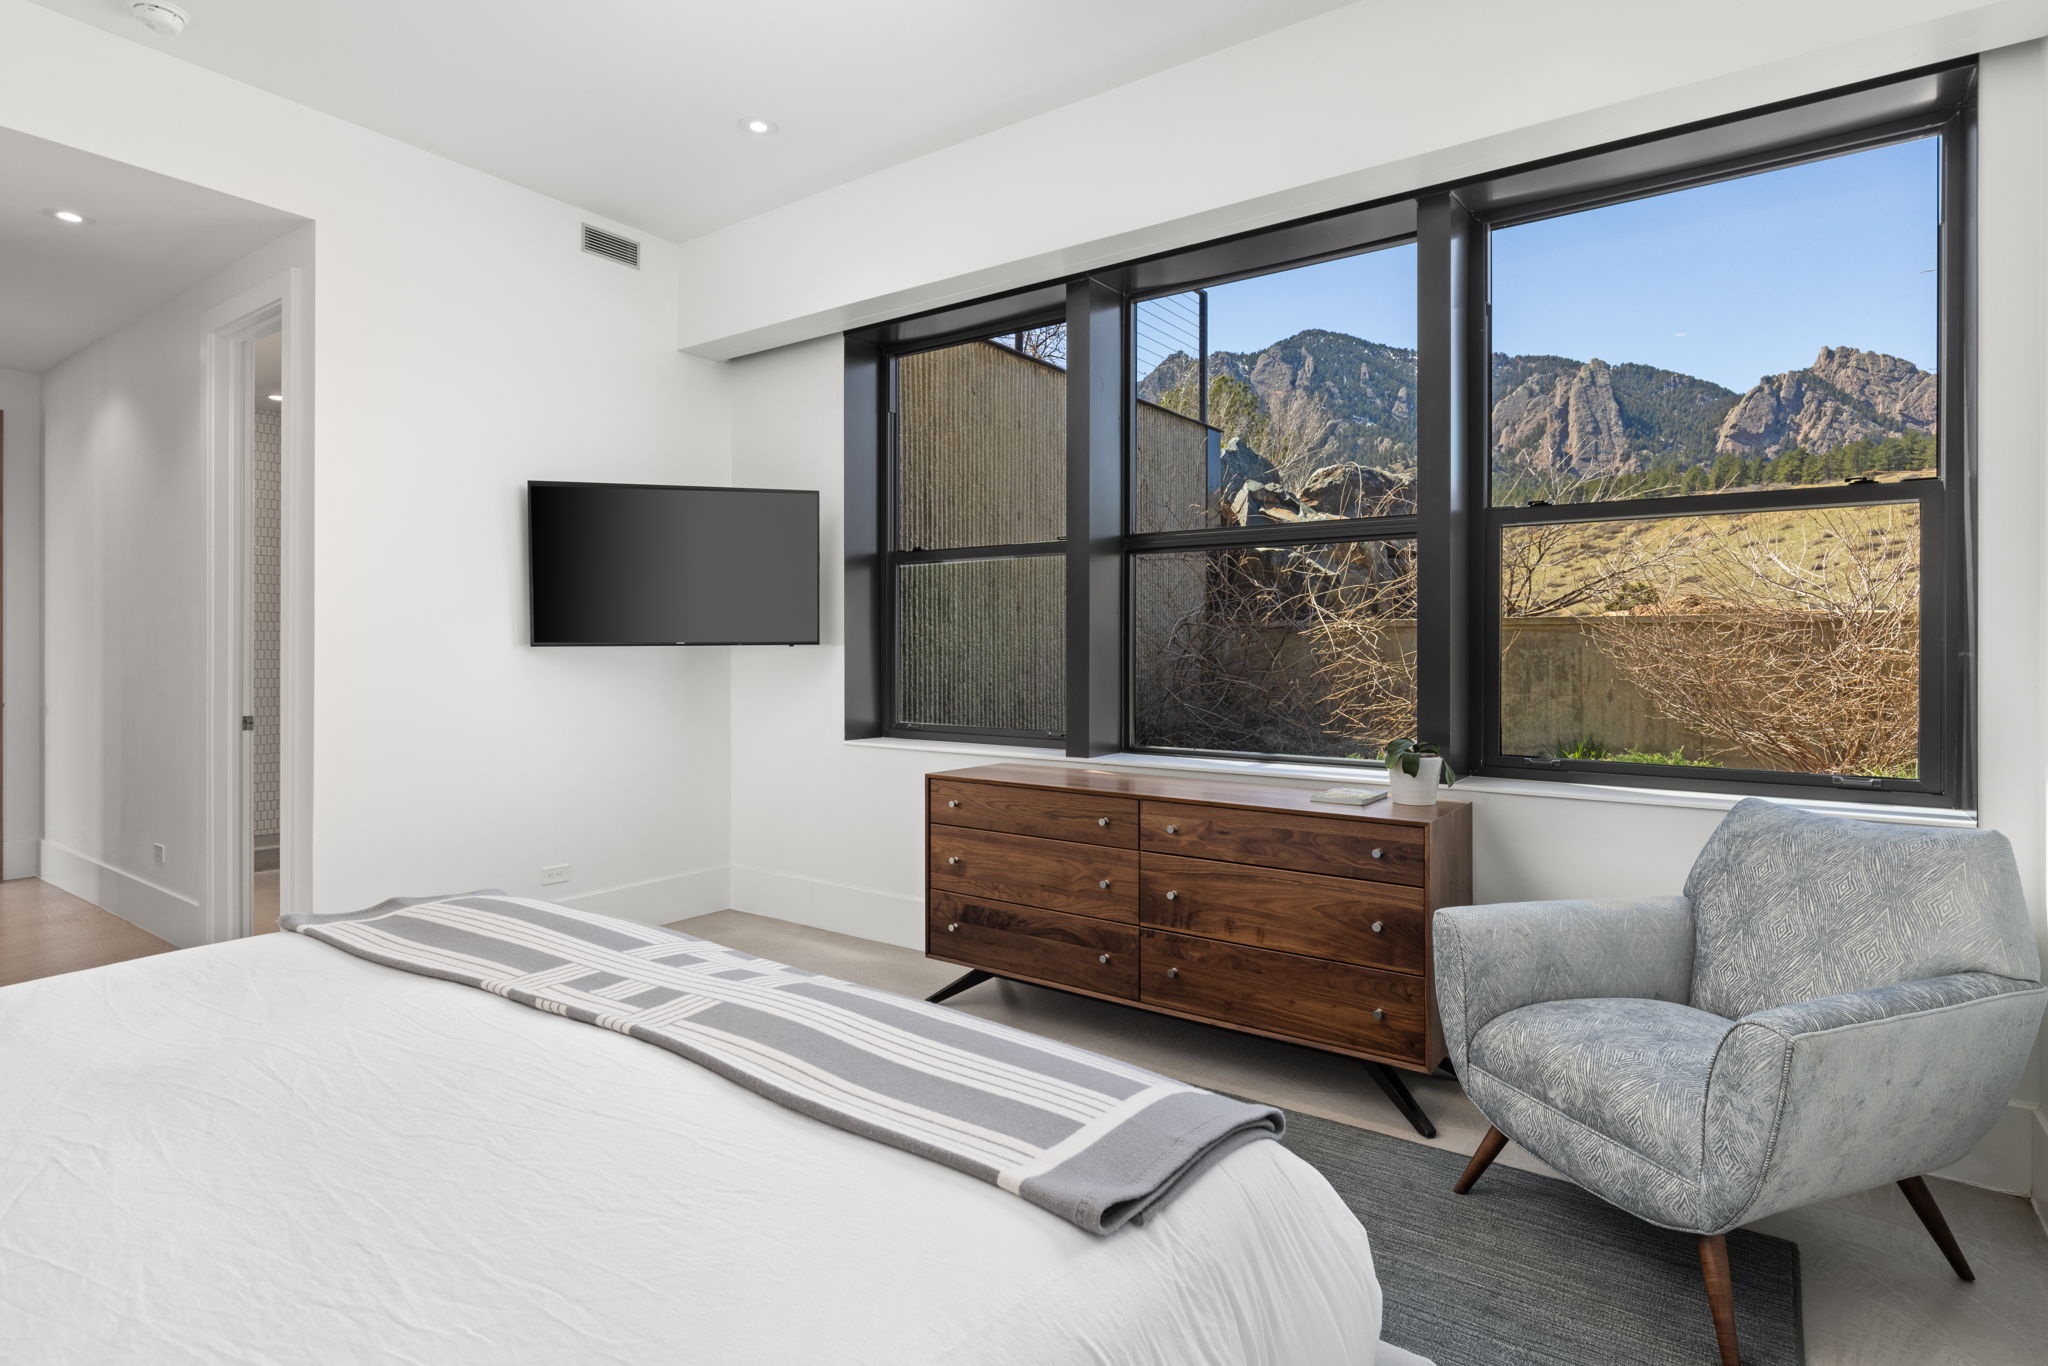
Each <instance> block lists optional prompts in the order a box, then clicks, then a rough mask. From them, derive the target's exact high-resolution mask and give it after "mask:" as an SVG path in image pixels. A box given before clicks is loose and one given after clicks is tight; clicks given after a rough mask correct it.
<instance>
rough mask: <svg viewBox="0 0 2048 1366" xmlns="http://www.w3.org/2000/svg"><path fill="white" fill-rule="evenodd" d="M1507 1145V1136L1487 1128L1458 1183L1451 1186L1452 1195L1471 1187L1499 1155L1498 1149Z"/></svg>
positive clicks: (1460, 1193) (1463, 1192)
mask: <svg viewBox="0 0 2048 1366" xmlns="http://www.w3.org/2000/svg"><path fill="white" fill-rule="evenodd" d="M1507 1146H1508V1136H1507V1135H1506V1134H1504V1133H1502V1132H1501V1131H1500V1130H1498V1129H1493V1128H1489V1129H1488V1130H1487V1131H1486V1137H1485V1138H1482V1139H1480V1140H1479V1150H1478V1151H1477V1152H1475V1153H1473V1154H1472V1161H1471V1162H1470V1163H1469V1164H1468V1165H1467V1166H1466V1168H1465V1174H1464V1175H1463V1176H1461V1177H1459V1178H1458V1184H1457V1185H1455V1186H1453V1187H1451V1193H1452V1194H1453V1195H1463V1194H1465V1193H1466V1192H1467V1191H1469V1190H1471V1189H1472V1183H1473V1182H1474V1181H1477V1180H1478V1179H1479V1178H1480V1177H1481V1176H1483V1175H1485V1173H1486V1169H1487V1168H1488V1167H1491V1166H1492V1165H1493V1159H1495V1158H1496V1157H1499V1156H1500V1150H1501V1149H1502V1148H1505V1147H1507Z"/></svg>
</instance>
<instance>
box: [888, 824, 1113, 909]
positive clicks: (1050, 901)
mask: <svg viewBox="0 0 2048 1366" xmlns="http://www.w3.org/2000/svg"><path fill="white" fill-rule="evenodd" d="M927 847H928V848H929V850H930V858H929V868H930V878H931V885H932V887H933V889H934V890H940V891H948V892H959V893H962V894H964V895H968V896H981V897H988V898H990V899H991V900H995V901H1007V902H1010V903H1011V904H1013V905H1018V906H1042V907H1045V908H1047V909H1049V910H1055V911H1072V912H1079V913H1081V914H1083V915H1095V916H1101V917H1102V918H1104V919H1105V920H1123V921H1134V920H1136V919H1137V918H1138V854H1137V851H1136V850H1133V849H1106V848H1101V847H1099V846H1095V845H1087V844H1074V843H1070V842H1068V841H1065V840H1048V839H1038V838H1036V837H1034V836H1030V835H1008V834H1003V833H1001V832H1000V831H995V830H969V829H965V828H962V827H959V826H948V825H934V826H932V827H931V831H930V839H929V841H928V844H927Z"/></svg>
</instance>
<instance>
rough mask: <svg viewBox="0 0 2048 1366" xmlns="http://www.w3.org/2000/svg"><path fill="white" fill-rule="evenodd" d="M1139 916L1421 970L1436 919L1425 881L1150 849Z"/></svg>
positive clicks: (1257, 942)
mask: <svg viewBox="0 0 2048 1366" xmlns="http://www.w3.org/2000/svg"><path fill="white" fill-rule="evenodd" d="M1138 864H1139V866H1138V919H1139V921H1140V922H1142V923H1144V924H1146V925H1152V926H1156V927H1158V928H1159V929H1163V930H1174V931H1178V932H1180V933H1183V934H1192V935H1199V936H1201V937H1202V938H1205V939H1227V940H1229V941H1231V942H1232V943H1235V944H1248V945H1250V946H1251V947H1253V948H1261V949H1281V950H1284V951H1286V952H1288V953H1303V954H1308V955H1310V956H1312V957H1315V958H1334V959H1336V960H1338V961H1340V962H1345V963H1363V964H1366V965H1367V966H1370V967H1377V968H1390V969H1392V970H1394V971H1396V972H1421V971H1422V970H1423V966H1424V964H1425V962H1426V958H1425V953H1424V944H1423V929H1424V925H1425V923H1426V921H1427V918H1428V912H1427V911H1426V910H1425V909H1424V905H1425V898H1424V896H1423V893H1422V889H1421V888H1420V887H1408V886H1403V885H1402V884H1400V883H1391V882H1367V881H1364V880H1363V879H1360V878H1348V877H1324V876H1322V875H1321V874H1318V873H1289V872H1282V871H1279V870H1277V869H1272V868H1255V867H1253V866H1252V865H1250V864H1245V863H1217V862H1215V861H1213V860H1211V859H1193V858H1176V857H1174V856H1173V855H1171V854H1144V855H1141V856H1140V858H1139V861H1138Z"/></svg>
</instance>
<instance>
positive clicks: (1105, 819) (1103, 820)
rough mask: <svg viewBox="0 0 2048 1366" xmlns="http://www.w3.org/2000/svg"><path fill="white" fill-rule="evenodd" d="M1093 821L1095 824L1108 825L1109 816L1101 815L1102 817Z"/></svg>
mask: <svg viewBox="0 0 2048 1366" xmlns="http://www.w3.org/2000/svg"><path fill="white" fill-rule="evenodd" d="M1095 823H1096V824H1097V825H1108V824H1109V817H1107V816H1102V817H1099V818H1098V819H1097V820H1096V822H1095Z"/></svg>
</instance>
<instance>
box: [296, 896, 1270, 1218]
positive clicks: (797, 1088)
mask: <svg viewBox="0 0 2048 1366" xmlns="http://www.w3.org/2000/svg"><path fill="white" fill-rule="evenodd" d="M282 928H284V929H286V930H292V931H296V932H298V933H300V934H303V935H307V936H309V937H310V938H313V939H318V940H322V941H323V942H325V943H328V944H332V945H334V946H335V947H336V948H340V949H345V950H347V951H348V952H349V953H352V954H355V955H356V956H357V957H359V958H367V959H369V960H371V961H372V962H376V963H382V964H385V965H386V966H388V967H394V968H403V969H404V970H405V971H407V972H417V973H421V974H423V975H425V976H428V977H440V978H444V979H446V980H448V981H451V982H461V983H463V984H465V985H467V986H473V987H482V988H483V989H484V990H486V991H492V992H496V993H497V994H498V995H500V996H505V997H508V998H510V999H511V1000H514V1001H517V1002H519V1003H520V1004H522V1005H529V1006H533V1007H535V1008H536V1009H540V1010H545V1011H549V1012H551V1013H553V1014H556V1015H566V1016H568V1017H569V1018H570V1019H573V1020H581V1021H583V1022H584V1023H586V1024H594V1025H602V1026H604V1027H605V1028H606V1029H613V1030H617V1031H618V1032H619V1033H621V1034H630V1035H631V1036H633V1037H634V1038H636V1039H644V1040H646V1041H647V1042H648V1043H652V1044H656V1045H658V1046H660V1047H662V1048H666V1049H668V1050H669V1051H670V1052H672V1053H679V1054H681V1055H682V1056H683V1057H685V1058H688V1059H689V1060H690V1061H692V1062H695V1063H700V1064H702V1065H703V1066H705V1067H708V1068H710V1069H711V1070H712V1071H714V1072H717V1073H718V1074H719V1075H721V1076H724V1077H728V1078H730V1079H731V1080H733V1081H736V1082H738V1083H739V1084H740V1085H742V1086H745V1087H747V1088H748V1089H749V1090H753V1091H757V1092H759V1093H760V1094H762V1095H764V1096H767V1097H768V1098H769V1099H771V1100H774V1101H777V1102H778V1103H780V1104H782V1105H786V1106H788V1107H789V1108H790V1109H792V1110H797V1111H800V1112H802V1113H803V1114H806V1115H810V1116H812V1117H813V1118H815V1119H821V1120H823V1121H825V1122H826V1123H827V1124H831V1125H835V1126H837V1127H838V1128H841V1129H845V1130H847V1131H848V1132H851V1133H856V1134H862V1135H864V1136H866V1137H868V1138H872V1139H877V1140H879V1141H881V1142H883V1143H887V1144H890V1145H892V1146H894V1147H898V1148H902V1149H903V1150H904V1151H906V1152H912V1153H916V1154H918V1155H919V1156H921V1157H928V1158H930V1159H931V1160H933V1161H934V1162H941V1163H944V1164H945V1165H946V1166H949V1167H954V1168H957V1169H958V1170H960V1171H963V1172H967V1173H969V1174H971V1175H973V1176H978V1177H980V1178H981V1179H982V1180H984V1181H989V1182H993V1183H994V1184H996V1185H998V1186H1001V1187H1002V1188H1003V1189H1004V1190H1006V1191H1009V1192H1011V1193H1012V1194H1014V1195H1021V1196H1023V1197H1024V1198H1025V1199H1026V1200H1029V1201H1030V1202H1031V1203H1032V1204H1034V1205H1038V1206H1040V1207H1042V1208H1044V1209H1048V1210H1051V1211H1052V1212H1053V1213H1054V1214H1057V1215H1059V1216H1060V1217H1061V1218H1063V1219H1066V1220H1068V1221H1070V1222H1071V1223H1073V1224H1075V1225H1077V1226H1079V1227H1081V1228H1084V1229H1086V1230H1088V1231H1089V1232H1090V1233H1113V1232H1115V1231H1116V1230H1117V1229H1119V1228H1121V1227H1122V1226H1123V1225H1124V1224H1126V1223H1128V1222H1131V1221H1132V1220H1138V1221H1140V1222H1142V1220H1143V1218H1144V1216H1145V1215H1146V1214H1148V1213H1150V1212H1151V1211H1153V1210H1155V1209H1157V1208H1159V1207H1160V1206H1161V1205H1162V1204H1163V1203H1164V1202H1166V1201H1167V1200H1169V1199H1171V1198H1172V1197H1173V1195H1174V1194H1175V1193H1176V1192H1178V1191H1179V1190H1181V1189H1182V1188H1183V1187H1184V1186H1185V1185H1186V1184H1187V1183H1188V1182H1189V1181H1191V1180H1193V1179H1194V1178H1195V1177H1196V1176H1198V1175H1200V1174H1201V1172H1202V1171H1203V1170H1204V1169H1206V1168H1207V1167H1208V1166H1209V1165H1210V1164H1212V1163H1213V1162H1215V1161H1216V1159H1217V1158H1218V1157H1220V1156H1222V1155H1223V1154H1224V1153H1226V1152H1228V1151H1230V1150H1231V1149H1232V1148H1235V1147H1237V1146H1238V1145H1239V1144H1242V1143H1246V1142H1250V1141H1252V1140H1254V1139H1260V1138H1275V1137H1278V1136H1279V1134H1280V1130H1281V1126H1282V1119H1281V1114H1280V1111H1278V1110H1276V1109H1273V1108H1272V1107H1270V1106H1264V1105H1250V1104H1247V1103H1245V1102H1243V1101H1239V1100H1232V1099H1230V1098H1228V1097H1225V1096H1219V1095H1217V1094H1215V1093H1214V1092H1212V1091H1203V1090H1200V1089H1198V1088H1196V1087H1193V1086H1185V1085H1182V1084H1181V1083H1180V1082H1177V1081H1172V1080H1169V1079H1168V1078H1165V1077H1161V1076H1155V1075H1154V1074H1152V1073H1150V1072H1146V1071H1143V1070H1142V1069H1140V1068H1136V1067H1131V1066H1127V1065H1126V1064H1124V1063H1120V1062H1116V1061H1114V1060H1113V1059H1110V1058H1105V1057H1101V1056H1099V1055H1097V1054H1094V1053H1090V1052H1087V1051H1085V1050H1083V1049H1079V1048H1069V1047H1067V1046H1065V1045H1063V1044H1058V1043H1054V1042H1052V1041H1051V1040H1049V1039H1041V1038H1036V1037H1034V1036H1033V1035H1030V1034H1025V1033H1022V1032H1021V1031H1019V1030H1015V1029H1009V1028H1006V1027H1005V1026H1003V1025H998V1024H991V1023H989V1022H987V1021H985V1020H979V1019H976V1018H975V1017H973V1016H971V1015H963V1014H961V1013H960V1012H958V1011H954V1010H948V1009H946V1008H944V1007H942V1006H934V1005H930V1004H927V1003H926V1002H923V1001H913V1000H910V999H909V998H907V997H903V996H896V995H892V994H891V993H889V992H886V991H876V990H873V989H871V988H868V987H861V986H855V985H853V984H852V983H850V982H839V981H834V980H833V979H831V978H829V977H820V976H818V975H816V974H815V973H809V972H803V971H801V970H799V969H797V968H792V967H786V966H784V965H783V964H781V963H774V962H770V961H769V960H767V959H765V958H756V957H754V956H753V955H751V954H746V953H741V952H739V951H738V950H736V949H729V948H725V947H723V946H722V945H718V944H713V943H711V942H710V941H708V940H704V939H697V938H694V937H692V936H690V935H686V934H678V933H677V932H676V931H674V930H665V929H660V928H658V927H655V926H649V925H635V924H632V923H630V922H628V921H623V920H614V919H612V918H611V917H609V916H602V915H593V914H591V913H590V912H588V911H579V910H574V909H571V908H570V907H567V906H558V905H555V904H553V903H552V902H546V901H530V900H528V899H526V898H524V897H516V896H506V895H504V894H503V893H501V892H473V893H470V894H468V895H466V896H455V897H445V898H438V899H435V898H422V899H417V900H409V901H408V900H400V901H387V902H385V903H383V904H382V905H380V906H374V907H372V908H371V909H369V910H367V911H356V912H352V913H350V914H346V915H329V916H299V915H291V916H286V917H285V918H284V920H283V922H282Z"/></svg>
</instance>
